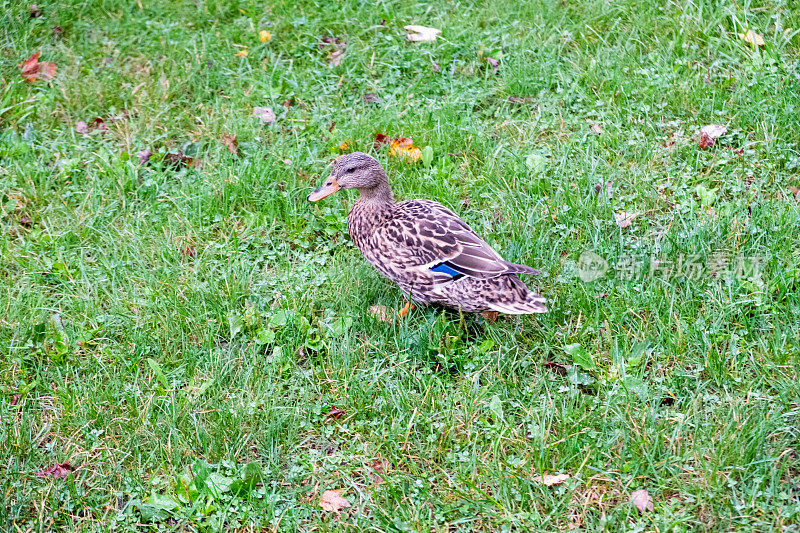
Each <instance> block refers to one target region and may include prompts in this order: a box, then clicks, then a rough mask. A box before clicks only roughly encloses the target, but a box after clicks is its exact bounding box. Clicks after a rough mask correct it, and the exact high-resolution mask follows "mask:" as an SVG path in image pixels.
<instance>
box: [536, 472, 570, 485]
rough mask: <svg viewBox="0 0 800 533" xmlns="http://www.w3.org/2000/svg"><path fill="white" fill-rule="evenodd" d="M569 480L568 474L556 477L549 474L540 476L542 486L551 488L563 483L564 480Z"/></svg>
mask: <svg viewBox="0 0 800 533" xmlns="http://www.w3.org/2000/svg"><path fill="white" fill-rule="evenodd" d="M568 479H569V475H568V474H558V475H555V476H553V475H551V474H544V475H543V476H542V484H543V485H545V486H547V487H552V486H553V485H560V484H561V483H564V482H565V481H566V480H568Z"/></svg>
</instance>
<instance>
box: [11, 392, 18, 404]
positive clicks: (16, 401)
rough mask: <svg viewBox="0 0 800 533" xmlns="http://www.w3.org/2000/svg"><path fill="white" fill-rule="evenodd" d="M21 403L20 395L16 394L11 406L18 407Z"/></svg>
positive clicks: (12, 398)
mask: <svg viewBox="0 0 800 533" xmlns="http://www.w3.org/2000/svg"><path fill="white" fill-rule="evenodd" d="M18 403H19V394H15V395H14V396H12V397H11V405H12V406H14V405H17V404H18Z"/></svg>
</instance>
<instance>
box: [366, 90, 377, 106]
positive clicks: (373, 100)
mask: <svg viewBox="0 0 800 533" xmlns="http://www.w3.org/2000/svg"><path fill="white" fill-rule="evenodd" d="M380 101H381V98H380V96H378V95H377V94H375V93H364V102H366V103H368V104H378V103H380Z"/></svg>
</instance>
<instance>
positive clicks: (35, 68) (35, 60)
mask: <svg viewBox="0 0 800 533" xmlns="http://www.w3.org/2000/svg"><path fill="white" fill-rule="evenodd" d="M19 69H20V71H21V72H22V77H23V78H25V81H27V82H34V81H36V80H38V79H41V80H44V81H47V80H49V79H52V78H53V76H55V75H56V70H58V67H56V65H55V63H50V62H49V61H41V62H40V61H39V52H35V53H34V54H33V55H31V57H29V58H28V59H26V60H25V61H23V62H22V64H21V65H20V67H19Z"/></svg>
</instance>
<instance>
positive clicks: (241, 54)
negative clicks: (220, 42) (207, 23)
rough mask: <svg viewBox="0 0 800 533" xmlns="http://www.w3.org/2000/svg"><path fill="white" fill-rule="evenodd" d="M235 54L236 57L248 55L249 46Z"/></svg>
mask: <svg viewBox="0 0 800 533" xmlns="http://www.w3.org/2000/svg"><path fill="white" fill-rule="evenodd" d="M233 56H234V57H238V56H241V57H247V48H245V49H244V50H239V51H238V52H236V53H235V54H233Z"/></svg>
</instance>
